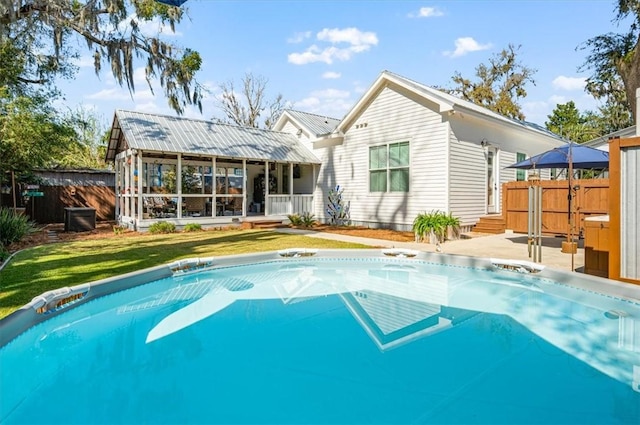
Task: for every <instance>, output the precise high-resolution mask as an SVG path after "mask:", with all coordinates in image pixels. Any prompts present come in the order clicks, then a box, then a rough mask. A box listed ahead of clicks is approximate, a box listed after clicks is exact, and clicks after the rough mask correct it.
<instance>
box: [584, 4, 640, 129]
mask: <svg viewBox="0 0 640 425" xmlns="http://www.w3.org/2000/svg"><path fill="white" fill-rule="evenodd" d="M616 8H617V15H616V17H615V18H614V22H617V23H620V22H621V21H623V20H625V19H627V18H631V19H632V23H631V26H630V28H629V30H628V31H627V32H626V33H624V34H615V33H612V32H611V33H607V34H603V35H599V36H597V37H593V38H591V39H589V40H587V41H586V42H585V43H583V44H582V45H580V46H578V48H579V49H581V50H585V49H590V50H591V53H590V54H589V55H588V56H587V57H586V59H585V62H584V64H583V65H582V66H581V67H580V70H581V71H584V70H592V71H593V74H592V75H591V76H590V77H589V78H588V79H587V86H586V90H587V91H588V92H589V93H591V94H592V95H593V96H594V97H595V98H596V99H604V100H605V103H606V104H607V105H608V106H607V108H612V109H614V110H617V112H616V115H617V116H618V117H619V116H620V115H619V112H620V111H621V110H625V109H626V110H627V111H628V113H629V114H630V115H631V121H632V122H633V119H634V117H633V115H634V114H635V111H636V88H638V87H640V54H638V45H639V43H640V1H638V0H617V7H616ZM620 82H621V83H622V84H620ZM621 86H622V87H621ZM621 92H623V93H624V95H622V93H621Z"/></svg>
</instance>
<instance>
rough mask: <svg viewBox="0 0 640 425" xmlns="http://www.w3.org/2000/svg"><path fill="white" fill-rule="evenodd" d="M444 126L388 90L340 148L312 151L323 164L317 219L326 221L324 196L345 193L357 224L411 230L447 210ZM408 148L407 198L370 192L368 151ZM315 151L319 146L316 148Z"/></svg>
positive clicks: (422, 107)
mask: <svg viewBox="0 0 640 425" xmlns="http://www.w3.org/2000/svg"><path fill="white" fill-rule="evenodd" d="M447 128H448V127H447V124H446V123H443V122H442V117H441V115H440V114H438V113H435V112H433V111H432V110H430V109H429V108H427V107H426V106H425V105H422V104H419V103H417V102H416V101H415V100H411V99H409V98H408V97H406V96H405V95H403V94H400V93H399V92H397V91H395V90H392V89H390V88H388V87H386V88H384V89H382V90H381V92H380V93H379V94H378V96H377V97H375V98H374V100H373V101H372V102H371V103H370V104H369V106H368V107H367V108H366V109H365V110H364V111H363V112H362V114H361V115H360V116H359V117H358V118H357V119H356V121H355V122H354V124H353V125H352V126H351V127H350V128H349V129H348V130H347V132H346V134H345V138H344V142H343V143H342V144H341V145H336V146H330V147H322V148H320V147H319V146H314V147H315V149H314V150H313V152H314V153H315V154H316V156H318V158H319V159H320V160H321V161H322V166H321V168H320V175H319V178H318V181H317V189H316V192H315V194H316V210H315V214H316V217H318V218H325V219H326V218H327V215H326V212H325V211H324V210H325V206H326V204H327V196H328V190H329V189H330V188H333V187H335V186H336V185H337V184H339V185H340V186H342V187H344V189H345V192H344V195H345V200H346V201H348V202H350V210H351V219H352V221H354V222H355V223H357V224H368V225H371V226H387V225H392V226H393V227H396V228H405V229H410V228H411V224H412V222H413V219H414V218H415V216H416V215H417V214H418V213H420V212H423V211H429V210H432V209H440V210H443V211H446V209H447V187H446V181H447V179H446V178H444V177H443V176H446V173H447V150H446V141H447ZM402 141H409V142H410V155H411V177H410V191H409V193H384V194H383V193H370V192H369V147H370V146H376V145H380V144H385V143H393V142H402ZM316 145H318V143H317V142H316Z"/></svg>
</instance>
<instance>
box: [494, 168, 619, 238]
mask: <svg viewBox="0 0 640 425" xmlns="http://www.w3.org/2000/svg"><path fill="white" fill-rule="evenodd" d="M572 183H573V187H574V188H576V190H575V191H574V195H573V199H572V200H571V203H572V210H573V211H575V217H574V219H575V223H576V226H575V230H574V234H575V235H578V234H582V233H583V232H584V218H585V217H588V216H590V215H605V214H608V213H609V179H578V180H573V181H572ZM529 185H530V183H529V182H508V183H505V184H503V185H502V194H503V196H502V217H503V219H504V220H505V222H506V228H507V229H511V230H513V231H514V232H516V233H527V223H528V215H527V211H528V207H529V189H528V188H529ZM540 185H541V186H542V233H544V234H549V235H566V234H567V233H568V232H569V199H568V195H569V187H568V182H567V180H542V181H540Z"/></svg>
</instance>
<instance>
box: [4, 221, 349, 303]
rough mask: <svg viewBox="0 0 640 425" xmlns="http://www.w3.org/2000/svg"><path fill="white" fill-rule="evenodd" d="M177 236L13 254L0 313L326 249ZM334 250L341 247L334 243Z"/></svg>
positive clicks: (287, 241)
mask: <svg viewBox="0 0 640 425" xmlns="http://www.w3.org/2000/svg"><path fill="white" fill-rule="evenodd" d="M180 235H181V240H178V238H177V237H175V236H176V235H171V234H166V235H145V236H142V237H131V238H127V237H125V238H110V239H92V240H85V241H79V242H72V243H60V244H49V245H45V246H41V247H38V248H35V249H36V250H41V252H42V255H43V256H46V257H48V259H47V260H45V261H42V258H40V259H38V258H37V257H36V258H34V259H33V260H27V259H21V258H20V257H21V254H18V255H17V256H16V258H14V260H12V261H11V263H9V264H8V265H7V266H6V267H5V269H3V270H2V275H1V276H2V282H1V283H0V296H2V298H1V299H0V307H2V308H7V307H12V308H19V307H20V306H22V305H24V304H26V303H27V302H29V301H30V300H31V299H32V298H33V297H35V296H37V295H40V294H42V293H43V292H45V291H48V290H51V289H55V288H60V287H65V286H73V285H78V284H81V283H86V282H92V281H96V280H100V279H104V278H107V277H111V276H116V275H121V274H125V273H129V272H133V271H137V270H141V269H144V268H148V267H153V266H157V265H160V264H165V263H169V262H171V261H175V260H179V259H184V258H189V257H210V256H221V255H229V254H239V253H251V252H260V251H274V250H278V249H285V248H293V247H300V248H305V247H308V248H312V247H319V246H322V244H323V243H325V244H326V241H321V240H317V239H315V238H308V237H304V236H299V235H287V234H282V233H275V232H270V231H240V232H233V233H228V232H221V233H216V232H197V233H194V234H193V237H192V238H191V235H188V236H187V235H185V234H180ZM184 238H189V239H188V240H184ZM100 243H103V244H104V250H103V251H102V252H99V253H96V249H97V248H96V245H97V244H100ZM333 244H334V246H336V245H341V244H340V243H336V242H333ZM347 245H348V246H349V247H353V246H354V245H353V244H344V246H345V247H347ZM336 247H337V246H336ZM69 249H73V256H71V255H69ZM25 257H26V255H25ZM52 271H55V273H54V274H53V273H52ZM27 277H28V278H27ZM12 280H13V282H12Z"/></svg>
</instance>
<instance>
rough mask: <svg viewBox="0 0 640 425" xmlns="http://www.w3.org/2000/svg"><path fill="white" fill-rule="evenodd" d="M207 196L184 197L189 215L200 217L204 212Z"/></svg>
mask: <svg viewBox="0 0 640 425" xmlns="http://www.w3.org/2000/svg"><path fill="white" fill-rule="evenodd" d="M205 201H206V199H205V198H184V205H185V209H186V212H187V215H189V216H192V217H199V216H201V215H203V214H204V209H205Z"/></svg>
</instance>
